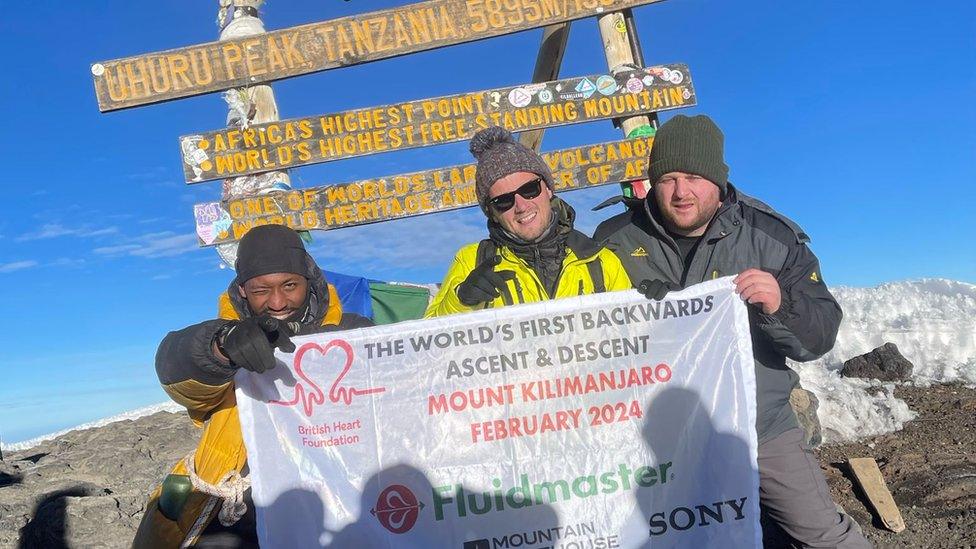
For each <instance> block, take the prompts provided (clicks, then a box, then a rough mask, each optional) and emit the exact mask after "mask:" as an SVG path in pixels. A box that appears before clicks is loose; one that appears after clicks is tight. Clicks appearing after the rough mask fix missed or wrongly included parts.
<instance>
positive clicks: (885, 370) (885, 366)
mask: <svg viewBox="0 0 976 549" xmlns="http://www.w3.org/2000/svg"><path fill="white" fill-rule="evenodd" d="M913 369H914V365H912V363H911V362H909V361H908V359H907V358H905V357H903V356H902V355H901V353H900V352H898V347H896V346H895V344H894V343H885V344H884V345H882V346H880V347H878V348H877V349H875V350H873V351H871V352H870V353H865V354H863V355H861V356H856V357H854V358H852V359H850V360H848V361H847V362H845V363H844V368H843V369H842V370H841V371H840V375H842V376H844V377H867V378H872V379H878V380H881V381H903V380H906V379H908V378H910V377H911V376H912V370H913Z"/></svg>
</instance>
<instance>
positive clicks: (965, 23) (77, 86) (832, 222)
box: [0, 0, 976, 442]
mask: <svg viewBox="0 0 976 549" xmlns="http://www.w3.org/2000/svg"><path fill="white" fill-rule="evenodd" d="M402 3H403V2H393V1H388V0H384V1H376V2H366V1H363V0H350V1H348V2H343V1H339V0H326V1H322V2H311V3H309V2H297V1H294V0H271V1H269V2H268V3H267V4H266V6H265V9H264V16H263V17H264V21H265V25H266V27H267V28H268V29H269V30H274V29H280V28H284V27H288V26H292V25H296V24H301V23H307V22H313V21H319V20H325V19H331V18H335V17H340V16H343V15H348V14H352V13H361V12H367V11H372V10H376V9H381V8H384V7H389V6H392V5H397V4H402ZM215 5H216V2H206V1H201V0H170V1H167V2H161V3H153V4H152V5H151V6H149V5H147V4H142V3H133V2H123V1H91V2H81V3H67V2H60V1H57V2H55V1H52V0H38V1H35V2H28V3H24V4H23V5H20V6H19V7H18V9H16V10H7V12H6V13H5V14H4V17H3V18H2V19H0V42H2V44H3V50H4V51H5V52H7V61H6V63H5V65H4V83H3V84H2V86H0V97H2V99H3V104H4V105H6V106H7V108H6V109H5V112H4V115H3V116H4V117H5V119H6V120H5V131H3V132H2V134H0V144H2V150H3V158H4V160H5V162H4V164H5V169H4V171H3V173H2V175H0V179H2V180H3V189H4V193H5V194H4V203H5V204H6V205H5V207H4V208H3V215H2V216H0V299H2V303H3V304H4V311H5V314H3V315H2V316H0V334H2V335H0V341H2V343H3V344H2V345H0V372H2V373H3V383H2V384H0V439H2V440H3V441H5V442H12V441H17V440H21V439H25V438H28V437H31V436H35V435H38V434H42V433H45V432H50V431H53V430H56V429H60V428H64V427H68V426H71V425H75V424H78V423H82V422H85V421H89V420H91V419H96V418H99V417H104V416H107V415H111V414H114V413H118V412H121V411H125V410H128V409H132V408H135V407H138V406H141V405H145V404H151V403H154V402H159V401H163V400H165V399H166V396H165V395H164V394H163V392H162V391H161V390H160V389H159V388H158V385H157V381H156V378H155V373H154V370H153V367H152V364H153V355H154V352H155V348H156V345H157V344H158V342H159V341H160V339H161V338H162V337H163V335H164V334H165V333H166V332H167V331H169V330H172V329H176V328H180V327H183V326H186V325H188V324H191V323H194V322H198V321H200V320H203V319H206V318H210V317H212V315H214V312H215V300H216V296H217V294H218V293H219V292H220V291H221V290H222V289H223V288H224V287H225V286H226V285H227V284H228V282H229V281H230V279H231V278H232V272H231V271H230V270H227V269H221V268H220V267H219V260H218V259H217V256H216V254H215V252H214V251H213V250H211V249H199V248H197V247H196V244H195V237H194V235H193V224H192V204H194V203H196V202H202V201H208V200H214V199H216V198H218V197H219V192H220V190H219V183H217V182H210V183H204V184H200V185H195V186H187V185H185V184H184V183H183V181H182V175H181V170H180V157H179V146H178V143H177V137H178V136H180V135H184V134H188V133H191V132H195V131H203V130H210V129H215V128H218V127H220V126H222V125H223V124H224V117H225V114H226V107H225V105H224V103H223V101H222V100H221V99H220V97H219V96H218V95H216V94H210V95H205V96H201V97H195V98H189V99H183V100H179V101H172V102H169V103H163V104H158V105H152V106H147V107H141V108H138V109H131V110H126V111H120V112H115V113H111V114H100V113H99V112H98V108H97V106H96V102H95V97H94V92H93V90H92V85H91V80H90V75H89V65H90V63H92V62H94V61H100V60H105V59H113V58H118V57H123V56H128V55H135V54H140V53H146V52H150V51H157V50H163V49H170V48H175V47H180V46H186V45H191V44H197V43H202V42H207V41H211V40H214V39H215V38H216V35H217V29H216V27H215V25H214V23H213V21H214V18H215V12H216V10H215ZM635 11H636V16H637V26H638V29H639V34H640V39H641V42H642V44H643V48H644V54H645V58H646V60H647V62H648V63H649V64H657V63H669V62H684V63H687V64H688V65H689V66H690V68H691V71H692V74H693V77H694V80H695V87H696V91H697V94H698V101H699V107H697V108H695V109H686V110H684V111H683V112H684V113H685V114H693V113H707V114H710V115H711V116H712V117H714V118H715V119H716V121H717V122H718V123H719V125H720V126H721V127H722V128H723V130H724V131H725V134H726V157H727V162H728V163H729V165H730V166H731V179H732V181H733V182H734V183H735V184H737V185H738V186H739V187H740V188H741V189H743V190H745V191H746V192H748V193H750V194H753V195H755V196H758V197H760V198H761V199H763V200H764V201H766V202H768V203H770V204H772V205H773V206H774V207H776V208H777V209H779V210H780V211H782V212H784V213H786V214H787V215H789V216H791V217H792V218H794V219H795V220H796V221H797V222H799V223H800V224H801V225H802V226H803V227H804V228H805V229H806V231H807V232H808V233H809V234H810V235H811V236H812V237H813V243H812V247H813V249H814V251H815V252H816V253H817V254H818V255H819V257H820V259H821V262H822V264H823V272H824V275H825V277H826V280H827V281H828V283H830V284H834V285H850V286H873V285H876V284H879V283H882V282H889V281H896V280H905V279H914V278H921V277H945V278H951V279H956V280H962V281H966V282H976V245H974V244H973V242H972V241H971V235H972V233H973V231H974V229H976V216H974V214H973V204H974V203H976V155H974V153H976V137H974V134H973V128H974V126H976V106H974V102H973V97H974V96H976V7H974V4H972V3H971V2H958V1H948V0H944V1H939V0H936V1H933V2H929V3H927V4H925V6H924V9H923V8H921V7H920V5H919V4H918V3H917V2H908V1H903V0H893V1H888V2H846V1H825V2H783V1H773V0H768V1H760V0H751V1H749V0H746V1H737V2H715V1H707V0H667V1H666V2H663V3H660V4H656V5H651V6H646V7H642V8H638V9H636V10H635ZM540 34H541V31H539V30H535V31H528V32H523V33H520V34H517V35H512V36H508V37H502V38H495V39H491V40H487V41H482V42H479V43H474V44H467V45H462V46H456V47H451V48H446V49H442V50H438V51H434V52H426V53H421V54H415V55H411V56H406V57H401V58H397V59H392V60H385V61H379V62H375V63H370V64H366V65H360V66H357V67H351V68H346V69H341V70H333V71H327V72H324V73H318V74H314V75H308V76H303V77H298V78H293V79H290V80H286V81H282V82H278V83H276V84H275V90H276V93H277V96H278V104H279V108H280V111H281V114H282V116H283V117H285V118H289V117H295V116H302V115H312V114H319V113H325V112H335V111H340V110H348V109H352V108H357V107H366V106H372V105H381V104H387V103H393V102H398V101H403V100H408V99H420V98H425V97H434V96H439V95H445V94H449V93H457V92H464V91H473V90H480V89H486V88H491V87H499V86H504V85H510V84H518V83H523V82H528V81H529V80H530V78H531V74H532V67H533V66H534V62H535V51H536V48H537V47H538V41H539V36H540ZM605 69H606V64H605V61H604V59H603V57H602V48H601V47H600V40H599V35H598V33H597V30H596V23H595V21H594V20H584V21H580V22H577V23H574V25H573V30H572V33H571V37H570V42H569V50H568V53H567V55H566V59H565V62H564V65H563V70H562V75H563V76H564V77H570V76H577V75H584V74H594V73H599V72H602V71H604V70H605ZM670 116H671V113H667V114H665V115H664V116H663V119H667V118H669V117H670ZM617 138H619V133H617V132H616V131H615V130H613V129H612V128H611V127H610V124H609V123H593V124H585V125H578V126H572V127H567V128H559V129H553V130H549V131H548V132H547V134H546V138H545V141H544V142H543V148H545V149H551V148H560V147H567V146H572V145H579V144H585V143H595V142H599V141H606V140H611V139H617ZM467 161H469V156H468V154H467V152H466V146H465V145H464V144H455V145H446V146H441V147H432V148H428V149H422V150H414V151H404V152H398V153H388V154H382V155H377V156H372V157H368V158H359V159H351V160H345V161H340V162H333V163H329V164H324V165H318V166H313V167H306V168H300V169H297V170H294V171H292V180H293V184H294V185H295V186H296V187H310V186H319V185H324V184H328V183H339V182H345V181H349V180H353V179H359V178H365V177H374V176H380V175H388V174H394V173H401V172H405V171H413V170H419V169H425V168H432V167H437V166H443V165H449V164H456V163H462V162H467ZM614 191H615V188H611V187H606V188H602V189H593V190H588V191H578V192H575V193H571V194H568V195H566V196H565V198H567V199H568V200H569V202H570V203H572V204H573V205H574V206H575V207H576V209H577V212H578V213H579V220H580V221H579V225H580V228H581V229H582V230H584V231H591V230H592V229H593V228H594V227H595V226H596V224H597V223H599V221H601V220H602V219H603V218H604V217H605V216H606V215H607V213H606V211H604V212H601V213H599V214H594V213H591V212H590V211H589V208H590V207H591V206H592V205H595V204H596V203H598V202H600V201H601V200H602V199H603V198H605V197H607V196H609V195H610V194H611V193H613V192H614ZM482 234H483V219H482V218H481V216H480V213H479V212H477V211H471V210H466V211H462V212H452V213H443V214H435V215H431V216H425V217H421V218H415V219H411V220H402V221H395V222H389V223H384V224H379V225H373V226H366V227H359V228H350V229H342V230H339V231H334V232H331V233H321V232H320V233H315V242H314V244H313V245H312V246H311V250H312V252H313V255H315V256H316V257H317V258H318V259H319V261H320V263H321V264H323V265H324V266H325V267H326V268H328V269H331V270H336V271H341V272H346V273H349V274H358V275H362V276H366V277H370V278H377V279H384V280H404V281H417V282H435V281H436V282H439V281H440V278H441V276H442V274H443V271H444V269H446V267H447V265H448V263H449V261H450V259H451V257H452V256H453V253H454V252H455V250H456V249H457V248H458V247H459V246H460V245H462V244H463V243H465V242H467V241H473V240H477V239H480V238H481V235H482ZM419 242H423V243H424V245H423V246H422V247H418V245H417V244H418V243H419Z"/></svg>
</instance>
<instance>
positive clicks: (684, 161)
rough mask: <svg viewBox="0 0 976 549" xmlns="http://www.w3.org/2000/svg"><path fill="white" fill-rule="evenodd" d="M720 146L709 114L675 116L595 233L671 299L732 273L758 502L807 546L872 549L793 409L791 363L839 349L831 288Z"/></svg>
mask: <svg viewBox="0 0 976 549" xmlns="http://www.w3.org/2000/svg"><path fill="white" fill-rule="evenodd" d="M723 142H724V137H723V135H722V132H721V130H719V128H718V127H717V126H716V125H715V123H714V122H713V121H712V120H711V119H710V118H709V117H707V116H703V115H699V116H694V117H687V116H683V115H678V116H675V117H674V118H673V119H671V120H669V121H668V122H667V123H666V124H664V125H662V126H661V128H660V129H659V130H658V132H657V135H656V136H655V141H654V146H653V148H652V149H651V155H650V161H649V164H648V165H649V168H648V179H649V180H650V181H651V184H652V187H651V192H650V193H648V195H647V198H646V200H645V202H644V207H643V208H630V209H629V210H628V211H627V212H625V213H623V214H620V215H618V216H616V217H613V218H610V219H608V220H606V221H604V222H603V223H601V224H600V226H599V227H597V230H596V233H595V235H594V238H595V239H596V240H598V241H601V242H603V241H605V242H606V244H607V246H608V247H609V248H610V249H612V250H614V252H616V254H617V256H618V257H619V258H620V259H621V261H622V262H623V264H624V266H625V267H626V269H627V272H628V274H630V276H631V277H632V278H633V279H634V280H640V281H641V282H640V285H639V287H640V290H641V291H642V292H643V293H644V294H645V295H647V296H648V297H649V298H653V299H661V298H663V297H664V295H665V294H666V293H667V291H668V290H672V289H678V288H683V287H687V286H690V285H693V284H696V283H699V282H702V281H705V280H709V279H715V278H719V277H723V276H728V275H733V274H737V275H738V276H737V277H736V278H735V279H734V283H735V286H736V292H737V293H738V294H739V296H740V297H741V298H742V299H743V300H745V301H746V302H747V303H748V304H749V319H750V327H751V332H752V340H753V342H752V344H753V355H754V359H755V360H754V362H755V370H756V385H757V395H756V406H757V421H756V429H757V434H758V438H759V457H758V465H759V479H760V480H759V484H760V486H759V493H760V503H761V505H762V506H763V508H764V510H765V511H766V513H767V514H768V515H769V516H770V517H771V518H772V519H773V520H775V521H776V522H777V523H778V524H779V525H780V526H781V527H782V528H783V530H785V531H786V533H787V534H789V535H790V536H791V537H792V538H793V539H794V540H796V542H798V543H800V544H801V545H802V546H804V547H869V546H870V545H869V544H868V542H867V541H866V540H865V539H864V536H863V535H862V533H861V531H860V528H859V527H858V526H857V524H856V523H854V522H853V520H852V519H851V518H850V517H849V516H847V515H846V514H842V513H838V512H837V510H836V507H835V505H834V503H833V502H832V501H831V498H830V493H829V491H828V488H827V483H826V481H825V480H824V476H823V473H822V472H821V470H820V466H819V464H818V462H817V460H816V459H815V458H814V457H813V456H812V453H811V451H810V449H809V448H807V447H806V446H804V445H803V438H804V437H803V431H802V430H801V429H800V428H799V427H798V424H797V420H796V417H795V415H794V413H793V410H792V408H791V407H790V404H789V396H790V392H791V391H792V389H793V388H794V387H795V386H796V384H797V381H798V379H799V377H798V376H797V374H796V373H795V372H793V371H792V370H791V369H789V367H787V365H786V359H787V358H789V359H791V360H796V361H808V360H813V359H815V358H817V357H819V356H821V355H823V354H824V353H826V352H827V351H828V350H830V348H831V347H833V345H834V339H835V338H836V336H837V329H838V327H839V325H840V320H841V316H842V314H841V310H840V306H839V305H838V304H837V302H836V301H835V300H834V298H833V296H832V295H831V294H830V292H829V291H828V290H827V286H826V285H825V284H824V282H823V277H822V276H821V273H820V265H819V263H818V261H817V258H816V257H815V256H814V255H813V253H812V252H811V251H810V249H809V248H808V247H807V245H806V243H807V242H808V241H809V237H808V236H807V235H806V234H805V233H803V231H802V230H801V229H800V228H799V227H798V226H797V225H796V224H795V223H793V222H792V221H790V220H789V219H787V218H786V217H784V216H783V215H781V214H779V213H778V212H776V211H774V210H773V209H771V208H770V207H769V206H767V205H765V204H763V203H762V202H759V201H758V200H756V199H754V198H751V197H749V196H747V195H745V194H743V193H741V192H739V191H738V190H737V189H736V188H735V187H733V186H732V185H731V184H730V183H729V182H728V171H729V169H728V166H726V164H725V160H724V157H723V156H724V153H723V147H724V144H723Z"/></svg>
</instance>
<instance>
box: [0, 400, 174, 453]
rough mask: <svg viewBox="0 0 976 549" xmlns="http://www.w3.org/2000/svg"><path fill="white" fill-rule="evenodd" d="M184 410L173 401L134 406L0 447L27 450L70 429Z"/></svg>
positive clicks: (5, 450) (75, 429) (9, 450)
mask: <svg viewBox="0 0 976 549" xmlns="http://www.w3.org/2000/svg"><path fill="white" fill-rule="evenodd" d="M185 411H186V409H185V408H184V407H183V406H180V405H179V404H177V403H175V402H160V403H159V404H153V405H150V406H145V407H143V408H136V409H135V410H129V411H128V412H123V413H121V414H119V415H115V416H111V417H106V418H102V419H98V420H95V421H91V422H88V423H83V424H81V425H78V426H77V427H71V428H70V429H62V430H60V431H56V432H54V433H48V434H46V435H41V436H39V437H35V438H32V439H28V440H24V441H21V442H15V443H13V444H2V445H0V447H2V449H3V451H4V452H17V451H20V450H27V449H29V448H33V447H34V446H37V445H38V444H40V443H42V442H45V441H48V440H51V439H55V438H57V437H59V436H61V435H64V434H67V433H70V432H71V431H80V430H82V429H92V428H95V427H103V426H105V425H108V424H110V423H115V422H117V421H125V420H127V419H139V418H141V417H143V416H149V415H152V414H155V413H156V412H174V413H176V412H185Z"/></svg>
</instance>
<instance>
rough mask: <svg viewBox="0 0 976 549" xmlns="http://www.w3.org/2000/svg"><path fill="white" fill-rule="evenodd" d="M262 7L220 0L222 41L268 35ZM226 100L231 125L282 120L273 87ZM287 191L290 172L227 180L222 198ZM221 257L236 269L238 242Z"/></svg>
mask: <svg viewBox="0 0 976 549" xmlns="http://www.w3.org/2000/svg"><path fill="white" fill-rule="evenodd" d="M262 4H264V0H219V5H220V9H219V11H218V15H217V26H218V27H220V40H221V41H225V40H233V39H236V38H242V37H245V36H252V35H256V34H262V33H264V32H265V30H264V23H263V22H262V21H261V18H260V15H259V12H258V10H259V9H260V7H261V5H262ZM224 99H225V100H226V101H227V104H228V106H229V107H230V110H229V112H228V113H227V125H228V126H237V127H242V128H246V127H247V126H249V125H251V124H261V123H264V122H273V121H275V120H278V119H279V116H278V105H277V103H276V102H275V97H274V91H273V90H272V89H271V86H269V85H266V84H262V85H258V86H250V87H246V88H235V89H231V90H227V91H226V92H224ZM287 190H291V180H290V178H289V177H288V172H286V171H273V172H266V173H260V174H256V175H251V176H243V177H235V178H232V179H225V180H224V182H223V190H222V198H223V200H224V201H229V200H233V199H237V198H241V197H243V196H247V195H253V194H262V193H265V192H269V191H287ZM217 254H218V255H219V256H220V258H221V259H223V260H224V262H225V263H226V264H227V265H228V266H230V267H231V268H233V267H234V262H235V261H236V260H237V243H236V242H232V243H228V244H221V245H219V246H217Z"/></svg>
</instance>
